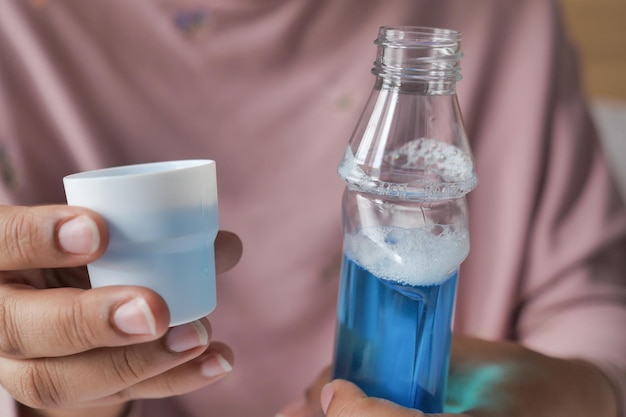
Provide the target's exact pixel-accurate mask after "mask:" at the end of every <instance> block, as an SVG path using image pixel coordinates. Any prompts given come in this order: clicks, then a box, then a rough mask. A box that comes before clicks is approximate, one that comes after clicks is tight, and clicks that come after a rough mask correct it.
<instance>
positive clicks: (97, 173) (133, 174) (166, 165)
mask: <svg viewBox="0 0 626 417" xmlns="http://www.w3.org/2000/svg"><path fill="white" fill-rule="evenodd" d="M213 164H215V161H214V160H212V159H180V160H170V161H155V162H145V163H138V164H130V165H119V166H113V167H106V168H99V169H93V170H89V171H83V172H77V173H74V174H69V175H66V176H64V177H63V180H64V181H66V180H68V181H76V180H78V181H80V180H111V179H115V178H124V179H129V178H140V177H144V176H152V175H159V174H164V173H168V172H173V171H184V170H188V169H193V168H197V167H201V166H208V165H213Z"/></svg>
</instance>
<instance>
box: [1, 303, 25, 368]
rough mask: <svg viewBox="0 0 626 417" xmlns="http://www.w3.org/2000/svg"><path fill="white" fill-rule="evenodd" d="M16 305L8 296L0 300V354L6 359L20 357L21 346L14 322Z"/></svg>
mask: <svg viewBox="0 0 626 417" xmlns="http://www.w3.org/2000/svg"><path fill="white" fill-rule="evenodd" d="M15 309H16V304H15V302H14V300H13V299H12V298H11V297H10V296H5V297H2V298H1V299H0V328H1V329H2V331H0V354H2V355H3V356H6V357H21V356H22V352H23V346H22V342H21V338H20V337H19V332H18V329H19V326H17V324H16V323H15V321H14V318H15Z"/></svg>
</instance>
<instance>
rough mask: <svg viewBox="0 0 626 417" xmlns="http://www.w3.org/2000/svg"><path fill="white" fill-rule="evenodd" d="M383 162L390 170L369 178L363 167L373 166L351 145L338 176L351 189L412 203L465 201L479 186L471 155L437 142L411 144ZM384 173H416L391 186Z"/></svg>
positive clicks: (375, 170)
mask: <svg viewBox="0 0 626 417" xmlns="http://www.w3.org/2000/svg"><path fill="white" fill-rule="evenodd" d="M383 160H384V163H385V165H386V167H381V166H371V167H369V168H371V175H368V174H367V173H366V172H365V171H364V169H363V168H362V164H365V165H367V163H369V162H367V161H361V160H357V157H356V156H355V155H354V153H353V152H352V149H351V147H350V145H348V147H347V148H346V152H345V155H344V158H343V160H342V161H341V163H340V164H339V167H338V173H339V176H340V177H341V178H342V179H343V180H344V181H346V182H347V183H348V187H350V188H351V189H356V190H358V191H362V192H369V193H374V194H379V195H389V196H394V197H399V198H406V199H410V200H440V199H446V198H456V197H461V196H464V195H465V194H467V193H469V192H470V191H471V190H472V189H474V187H475V186H476V183H477V179H476V174H475V172H474V163H473V160H472V157H471V155H470V154H469V153H466V152H464V151H463V150H462V149H460V148H458V147H456V146H454V145H451V144H448V143H445V142H442V141H439V140H437V139H432V138H418V139H415V140H412V141H409V142H407V143H405V144H404V145H403V146H401V147H399V148H397V149H394V150H390V151H388V153H386V154H385V156H384V157H383ZM366 162H367V163H366ZM370 162H371V161H370ZM382 170H388V171H393V170H399V171H403V174H405V175H406V174H407V173H409V172H413V173H414V175H413V177H412V178H411V179H410V180H409V181H408V182H388V181H383V180H381V179H380V175H381V171H382ZM407 178H408V177H406V176H405V177H404V178H403V179H407Z"/></svg>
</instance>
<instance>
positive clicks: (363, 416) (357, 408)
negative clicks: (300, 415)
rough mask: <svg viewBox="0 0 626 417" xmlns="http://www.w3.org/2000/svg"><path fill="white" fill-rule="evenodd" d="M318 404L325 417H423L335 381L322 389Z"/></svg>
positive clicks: (414, 411)
mask: <svg viewBox="0 0 626 417" xmlns="http://www.w3.org/2000/svg"><path fill="white" fill-rule="evenodd" d="M320 403H321V405H322V409H323V410H324V413H325V414H326V417H381V416H385V417H424V414H423V413H421V412H420V411H418V410H411V409H408V408H404V407H400V406H399V405H397V404H394V403H392V402H391V401H387V400H383V399H380V398H373V397H368V396H367V395H365V393H364V392H363V391H361V389H359V387H357V386H356V385H354V384H353V383H351V382H348V381H345V380H342V379H336V380H334V381H332V382H329V383H328V384H326V385H325V386H324V388H322V393H321V395H320Z"/></svg>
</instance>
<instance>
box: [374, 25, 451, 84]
mask: <svg viewBox="0 0 626 417" xmlns="http://www.w3.org/2000/svg"><path fill="white" fill-rule="evenodd" d="M374 43H375V44H376V45H377V46H378V52H377V58H376V61H375V62H374V67H373V68H372V73H373V74H374V75H376V76H378V77H380V78H381V79H382V80H384V81H386V82H391V83H392V84H400V83H401V82H409V83H410V82H418V83H419V82H423V83H431V84H432V88H430V90H431V91H433V92H434V93H446V92H449V91H454V85H455V83H456V82H457V81H459V80H461V65H460V61H461V58H462V57H463V54H462V52H461V32H457V31H454V30H449V29H439V28H429V27H419V26H397V27H394V26H383V27H381V28H380V29H379V31H378V37H377V38H376V40H375V41H374Z"/></svg>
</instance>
